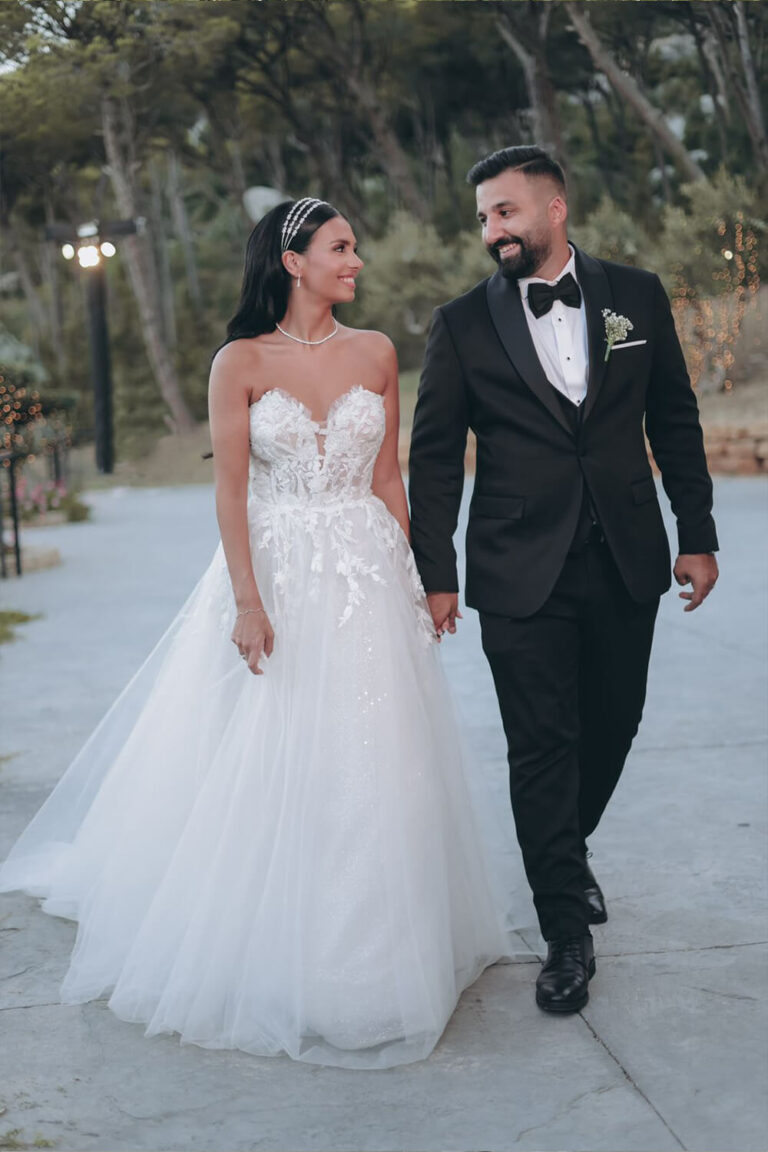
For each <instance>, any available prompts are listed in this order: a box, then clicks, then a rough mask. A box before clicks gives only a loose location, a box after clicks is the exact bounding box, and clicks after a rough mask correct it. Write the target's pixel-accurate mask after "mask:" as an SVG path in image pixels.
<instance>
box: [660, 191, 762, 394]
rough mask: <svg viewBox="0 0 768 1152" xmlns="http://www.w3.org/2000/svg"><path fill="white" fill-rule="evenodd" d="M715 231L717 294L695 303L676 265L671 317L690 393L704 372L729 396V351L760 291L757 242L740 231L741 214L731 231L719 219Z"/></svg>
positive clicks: (696, 298)
mask: <svg viewBox="0 0 768 1152" xmlns="http://www.w3.org/2000/svg"><path fill="white" fill-rule="evenodd" d="M716 230H717V235H718V236H719V237H720V238H721V240H722V241H723V246H722V247H721V248H720V254H721V256H722V257H723V260H724V262H725V263H724V266H723V268H722V269H716V270H715V271H714V272H713V273H712V279H713V280H714V281H715V283H716V285H717V286H718V288H719V289H720V291H719V292H718V294H717V295H716V296H713V297H700V296H699V295H698V293H697V292H696V290H695V289H694V288H693V287H692V286H691V285H690V284H689V283H688V281H687V279H686V277H685V272H684V270H683V267H682V265H678V267H677V268H676V269H675V287H674V290H673V300H672V312H673V315H674V318H675V324H676V326H677V328H678V331H679V332H680V339H681V342H682V343H683V345H684V347H685V352H686V361H687V364H688V370H689V373H690V377H691V383H692V385H693V387H694V388H696V387H697V386H698V384H699V382H700V380H701V378H702V376H703V375H704V373H705V372H707V371H710V372H711V371H715V372H717V373H718V374H719V375H721V376H722V386H723V388H724V389H725V391H726V392H730V391H731V390H732V388H733V380H732V379H731V377H730V370H731V368H732V367H733V363H734V355H733V351H732V348H733V345H734V343H735V342H736V340H737V339H738V337H739V335H740V334H741V331H742V326H743V321H744V314H745V312H746V310H747V308H748V307H750V306H751V305H753V304H754V302H755V299H756V296H757V292H758V290H759V288H760V273H759V271H758V267H757V238H756V236H755V234H754V232H753V231H752V229H751V228H749V227H745V225H744V213H743V212H741V211H739V212H737V213H736V215H735V219H734V223H733V226H732V229H730V230H729V227H728V224H727V222H726V221H725V220H724V219H720V220H718V221H717V225H716ZM729 231H730V233H731V234H730V235H729Z"/></svg>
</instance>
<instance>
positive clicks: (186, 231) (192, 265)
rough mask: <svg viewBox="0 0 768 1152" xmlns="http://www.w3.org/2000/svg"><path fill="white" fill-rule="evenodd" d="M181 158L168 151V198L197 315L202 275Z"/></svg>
mask: <svg viewBox="0 0 768 1152" xmlns="http://www.w3.org/2000/svg"><path fill="white" fill-rule="evenodd" d="M179 171H180V170H179V160H178V157H177V155H176V153H175V151H174V150H173V149H171V150H170V152H169V153H168V200H169V202H170V205H171V219H172V220H173V230H174V232H175V234H176V239H177V240H178V241H179V244H180V245H181V251H182V254H183V257H184V271H185V274H186V278H187V291H188V292H189V299H190V301H191V303H192V307H193V309H194V311H195V313H196V315H198V316H200V315H201V314H202V311H203V294H202V292H201V290H200V277H199V276H198V274H197V260H196V258H195V247H194V244H193V242H192V232H191V229H190V227H189V216H188V214H187V206H186V204H185V203H184V194H183V192H182V190H181V180H180V178H179Z"/></svg>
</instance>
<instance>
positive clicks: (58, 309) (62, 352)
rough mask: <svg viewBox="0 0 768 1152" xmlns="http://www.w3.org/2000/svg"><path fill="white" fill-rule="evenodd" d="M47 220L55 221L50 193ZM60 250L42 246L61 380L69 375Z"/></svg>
mask: <svg viewBox="0 0 768 1152" xmlns="http://www.w3.org/2000/svg"><path fill="white" fill-rule="evenodd" d="M45 222H46V224H53V223H54V213H53V203H52V201H51V196H50V193H46V196H45ZM59 258H60V254H59V250H58V247H57V246H56V245H55V244H52V243H51V242H50V241H46V242H44V243H43V244H42V246H41V260H40V263H41V266H42V270H43V276H44V278H45V282H46V284H47V285H48V296H49V304H48V324H49V328H50V333H51V346H52V348H53V355H54V359H55V361H56V373H57V375H58V376H59V378H60V379H61V380H64V379H65V378H66V375H67V351H66V348H65V347H64V335H63V333H64V306H63V301H62V296H61V283H60V280H59Z"/></svg>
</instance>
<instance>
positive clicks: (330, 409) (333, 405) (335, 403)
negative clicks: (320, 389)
mask: <svg viewBox="0 0 768 1152" xmlns="http://www.w3.org/2000/svg"><path fill="white" fill-rule="evenodd" d="M360 391H362V392H367V393H368V394H369V396H376V397H378V399H379V400H381V402H382V404H383V403H384V397H383V396H382V395H381V393H380V392H374V390H373V388H366V387H365V385H364V384H353V385H352V387H351V388H348V389H347V390H346V392H342V393H340V394H339V395H338V396H336V397H335V399H333V400H332V401H331V403H330V405H329V407H328V411H327V413H326V415H325V419H324V420H315V418H314V416H313V415H312V412H311V410H310V408H309V407H308V405H307V404H305V403H304V401H303V400H300V399H299V397H298V396H294V394H293V392H289V391H288V389H287V388H280V387H278V386H275V387H274V388H267V389H266V391H264V392H262V394H261V396H259V398H258V400H253V401H251V403H250V404H249V405H248V409H249V411H250V409H251V408H256V407H257V405H259V404H260V403H261V402H262V400H263V399H264V398H265V397H266V396H269V395H270V393H271V392H277V393H279V394H280V395H281V396H285V397H287V398H288V400H291V401H292V402H293V403H294V404H296V405H298V407H299V408H301V410H302V411H303V412H304V414H305V415H306V417H307V420H308V421H309V423H310V424H312V425H314V426H315V427H316V428H322V426H323V425H324V424H326V425H327V423H328V421H329V420H330V418H331V415H332V414H333V412H334V410H335V409H336V408H337V407H338V405H339V403H340V402H341V401H342V400H346V399H347V398H348V397H349V396H351V395H352V394H353V393H354V392H360Z"/></svg>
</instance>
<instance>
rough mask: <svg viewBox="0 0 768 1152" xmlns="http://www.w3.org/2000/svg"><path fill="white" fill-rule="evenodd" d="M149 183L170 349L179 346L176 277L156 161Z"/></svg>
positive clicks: (162, 308) (165, 332)
mask: <svg viewBox="0 0 768 1152" xmlns="http://www.w3.org/2000/svg"><path fill="white" fill-rule="evenodd" d="M149 183H150V188H151V190H152V195H151V199H150V221H151V234H152V247H153V250H154V254H155V259H154V263H155V267H156V268H157V270H158V289H159V293H158V294H159V296H160V318H161V321H162V326H163V337H164V339H165V342H166V344H167V345H168V347H169V348H170V349H174V348H175V347H176V345H177V343H178V335H177V328H176V306H175V302H174V299H173V275H172V273H171V261H170V257H169V254H168V237H167V236H166V232H165V220H164V212H163V183H162V179H161V176H160V171H159V168H158V163H157V161H155V160H150V161H149Z"/></svg>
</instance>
